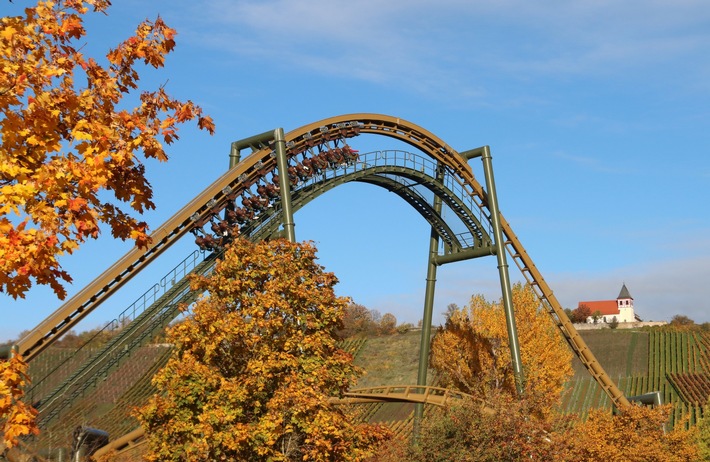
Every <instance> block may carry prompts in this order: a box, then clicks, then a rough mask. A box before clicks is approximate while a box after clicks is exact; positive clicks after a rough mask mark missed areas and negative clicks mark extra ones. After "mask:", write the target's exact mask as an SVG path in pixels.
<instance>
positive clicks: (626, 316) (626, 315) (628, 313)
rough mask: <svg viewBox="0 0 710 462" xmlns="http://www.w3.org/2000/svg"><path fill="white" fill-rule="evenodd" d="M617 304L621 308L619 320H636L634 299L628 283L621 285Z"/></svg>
mask: <svg viewBox="0 0 710 462" xmlns="http://www.w3.org/2000/svg"><path fill="white" fill-rule="evenodd" d="M616 306H617V307H618V309H619V319H618V321H619V322H634V321H635V317H634V299H633V297H632V296H631V294H630V293H629V289H627V288H626V284H624V285H623V286H622V287H621V292H619V296H618V297H616Z"/></svg>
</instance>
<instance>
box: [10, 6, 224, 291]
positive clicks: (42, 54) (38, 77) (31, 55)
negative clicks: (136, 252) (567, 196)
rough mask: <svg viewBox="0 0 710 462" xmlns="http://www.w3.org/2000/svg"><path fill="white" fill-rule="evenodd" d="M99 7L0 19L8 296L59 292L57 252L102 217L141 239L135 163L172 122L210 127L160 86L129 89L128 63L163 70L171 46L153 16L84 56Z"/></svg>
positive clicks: (146, 197) (142, 201)
mask: <svg viewBox="0 0 710 462" xmlns="http://www.w3.org/2000/svg"><path fill="white" fill-rule="evenodd" d="M109 6H110V2H109V1H108V0H56V1H41V2H39V3H38V4H37V5H36V6H34V7H32V8H27V9H25V10H24V14H22V15H18V16H8V17H4V18H2V19H1V20H0V68H1V69H2V72H0V135H1V136H2V143H1V144H0V197H1V198H2V200H1V201H0V291H2V292H6V293H7V294H9V295H11V296H12V297H22V296H23V295H24V293H25V292H26V291H27V290H28V289H29V288H30V287H31V285H32V284H33V282H34V283H37V284H47V285H49V286H51V287H52V289H53V290H54V292H55V293H56V294H57V295H58V296H59V297H60V298H64V296H65V294H66V292H65V289H64V287H63V282H69V281H71V277H70V275H69V274H67V273H66V272H65V271H64V270H62V268H61V265H60V264H59V262H58V260H57V257H59V256H61V255H63V254H69V253H72V252H73V251H74V250H75V249H77V247H78V246H79V245H80V244H81V243H82V242H84V241H85V240H86V239H89V238H96V237H97V236H98V234H99V231H100V226H101V224H106V225H108V226H109V227H110V229H111V233H112V235H113V236H114V237H116V238H120V239H132V240H134V241H135V242H136V243H137V244H138V245H140V246H144V245H146V244H147V243H148V241H149V235H148V229H147V225H146V223H145V222H143V221H139V219H138V218H136V216H135V214H136V213H138V214H140V213H142V212H143V211H144V210H146V209H152V208H154V204H153V202H152V192H151V186H150V184H149V182H148V180H147V179H146V177H145V168H144V164H143V163H142V162H141V158H142V157H143V158H153V159H158V160H161V161H163V160H166V159H167V154H166V152H165V145H166V144H170V143H172V142H173V141H174V140H176V139H177V137H178V135H177V127H178V125H179V124H181V123H183V122H187V121H190V120H193V119H197V124H198V126H199V127H200V128H204V129H207V130H208V131H210V132H212V131H213V128H214V126H213V123H212V121H211V119H210V118H209V117H206V116H203V115H202V110H201V109H200V107H199V106H196V105H195V104H193V103H192V102H190V101H187V102H182V101H179V100H177V99H175V98H173V97H171V96H170V95H169V94H168V93H167V92H166V89H165V88H164V87H160V88H157V89H155V90H153V91H143V92H141V93H140V94H137V92H138V91H139V86H138V83H139V73H138V70H139V69H138V65H140V64H141V63H142V64H145V65H148V66H150V67H154V68H159V67H162V66H163V63H164V60H165V56H166V55H167V54H168V53H170V51H171V50H172V49H173V47H174V46H175V40H174V38H175V31H174V30H173V29H171V28H169V27H168V26H167V25H166V24H165V23H164V22H163V20H162V19H160V18H157V19H156V20H155V21H145V22H143V23H141V24H140V25H139V26H138V28H137V30H136V33H135V35H134V36H132V37H129V38H128V39H127V40H125V41H124V42H122V43H120V44H119V45H118V46H117V47H116V48H114V49H112V50H110V51H109V52H108V54H107V55H106V57H105V59H101V60H98V59H94V58H91V57H87V56H85V55H84V54H83V52H82V46H83V40H84V35H85V28H84V16H85V15H86V14H87V13H88V12H89V10H93V11H94V12H99V13H105V12H106V10H107V9H108V7H109ZM131 105H135V107H133V108H131V107H130V106H131Z"/></svg>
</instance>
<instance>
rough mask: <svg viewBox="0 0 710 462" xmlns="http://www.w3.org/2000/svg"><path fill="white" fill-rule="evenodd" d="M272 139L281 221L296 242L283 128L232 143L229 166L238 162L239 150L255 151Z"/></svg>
mask: <svg viewBox="0 0 710 462" xmlns="http://www.w3.org/2000/svg"><path fill="white" fill-rule="evenodd" d="M272 140H273V141H274V145H275V151H276V166H277V167H278V169H279V188H280V189H281V213H282V218H281V223H282V224H283V227H284V231H285V233H286V238H287V239H288V240H289V241H291V242H296V232H295V224H294V223H293V209H292V208H291V182H290V181H289V180H288V158H287V156H286V140H285V139H284V129H283V128H276V129H274V130H271V131H268V132H264V133H261V134H259V135H254V136H250V137H249V138H244V139H243V140H239V141H235V142H234V143H232V148H231V150H230V152H229V168H232V167H234V166H235V165H237V164H238V163H239V160H240V158H241V150H242V149H244V148H248V147H250V148H251V149H252V151H256V150H258V149H261V148H262V147H264V145H265V144H266V143H268V142H269V141H272Z"/></svg>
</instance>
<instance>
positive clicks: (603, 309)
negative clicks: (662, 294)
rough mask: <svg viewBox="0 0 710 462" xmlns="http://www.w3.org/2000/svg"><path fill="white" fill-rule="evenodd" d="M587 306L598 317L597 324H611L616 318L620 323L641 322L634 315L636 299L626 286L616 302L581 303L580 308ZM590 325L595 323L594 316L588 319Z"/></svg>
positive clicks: (622, 288)
mask: <svg viewBox="0 0 710 462" xmlns="http://www.w3.org/2000/svg"><path fill="white" fill-rule="evenodd" d="M582 305H587V306H588V307H589V309H590V310H591V313H592V314H593V315H596V316H597V323H609V322H612V320H613V319H614V318H616V321H618V322H636V321H640V320H641V318H639V317H638V316H637V315H636V313H634V299H633V297H631V294H629V289H627V288H626V284H624V285H623V286H622V287H621V292H619V296H618V297H616V300H597V301H587V302H579V305H578V306H582ZM587 322H588V323H593V322H594V316H589V317H588V318H587Z"/></svg>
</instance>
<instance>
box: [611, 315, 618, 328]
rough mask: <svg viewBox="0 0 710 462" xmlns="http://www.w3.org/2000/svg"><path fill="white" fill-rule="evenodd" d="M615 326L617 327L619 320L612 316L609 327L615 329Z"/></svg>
mask: <svg viewBox="0 0 710 462" xmlns="http://www.w3.org/2000/svg"><path fill="white" fill-rule="evenodd" d="M617 327H619V320H618V319H616V316H614V317H613V318H611V321H609V329H616V328H617Z"/></svg>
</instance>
